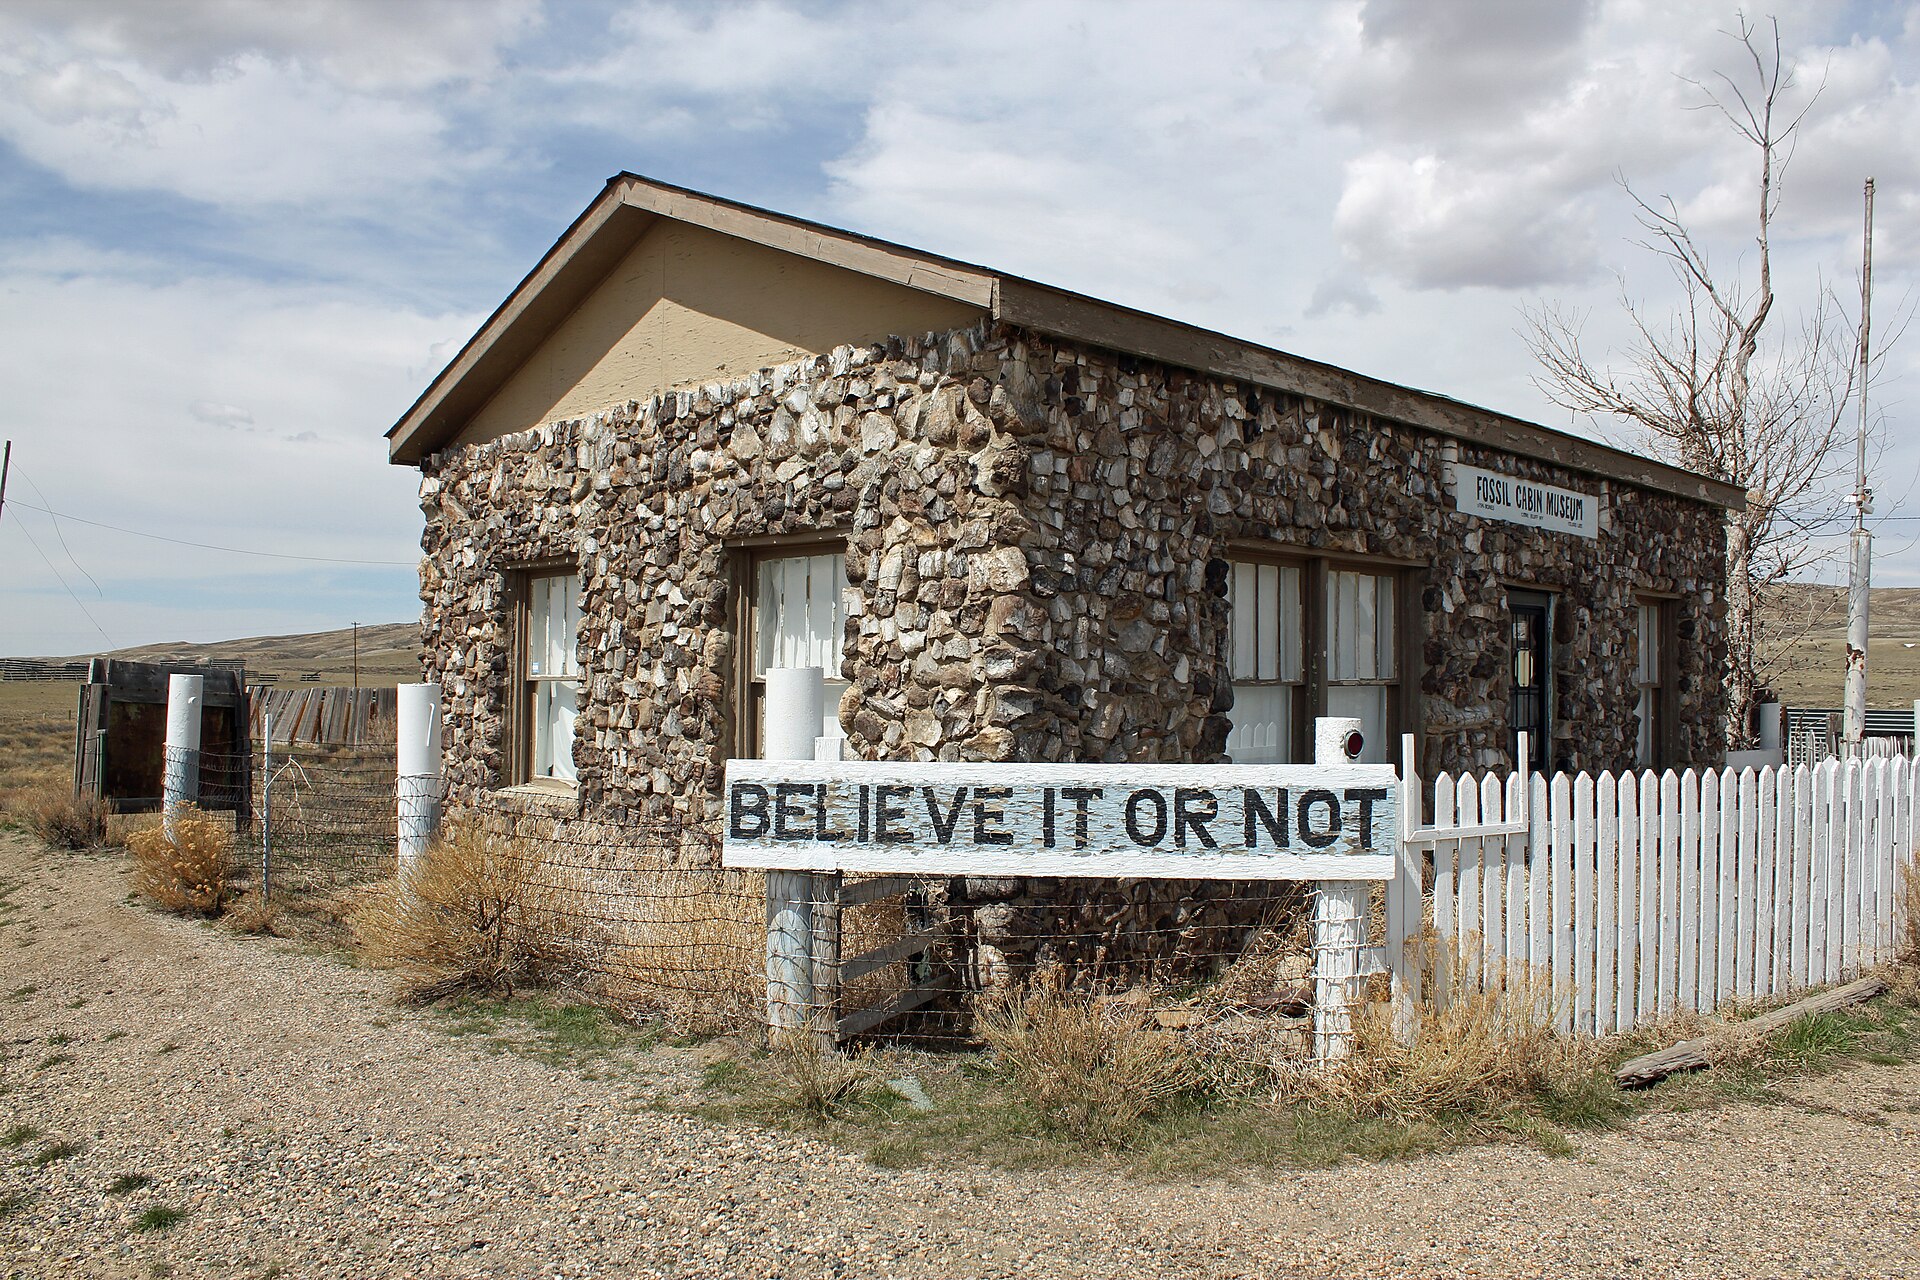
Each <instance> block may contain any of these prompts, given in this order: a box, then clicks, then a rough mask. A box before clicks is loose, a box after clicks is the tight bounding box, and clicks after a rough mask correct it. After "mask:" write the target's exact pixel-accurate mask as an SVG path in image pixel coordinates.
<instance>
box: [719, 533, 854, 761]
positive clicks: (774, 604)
mask: <svg viewBox="0 0 1920 1280" xmlns="http://www.w3.org/2000/svg"><path fill="white" fill-rule="evenodd" d="M752 563H753V568H752V575H751V579H750V580H751V583H752V590H751V596H750V598H749V600H748V601H747V611H748V620H747V625H748V633H749V634H750V635H751V637H752V644H751V647H750V652H751V654H752V667H751V670H750V671H749V672H748V674H747V680H746V707H745V711H746V715H745V718H744V724H743V725H742V726H741V730H742V733H743V738H742V742H741V746H742V747H743V748H744V754H746V755H748V756H758V755H759V754H760V743H761V740H762V738H761V729H762V727H763V726H762V724H761V714H762V711H761V708H762V701H763V697H764V694H765V691H766V676H767V671H768V669H770V668H773V667H819V668H820V669H821V670H822V672H823V673H824V674H825V677H826V690H825V696H824V698H823V699H822V706H821V717H820V732H821V734H822V735H823V736H834V737H837V736H839V732H840V695H841V694H842V693H843V692H845V691H846V687H847V682H846V681H845V680H843V679H841V678H840V653H841V637H842V634H843V632H844V631H845V628H846V618H847V606H846V587H847V564H846V557H845V555H844V553H843V552H841V551H840V550H839V549H837V548H834V549H825V548H820V547H817V546H816V547H810V548H807V549H804V550H795V551H789V552H763V553H761V554H759V555H757V556H755V557H754V558H753V562H752ZM749 734H750V735H751V736H750V737H746V736H744V735H749Z"/></svg>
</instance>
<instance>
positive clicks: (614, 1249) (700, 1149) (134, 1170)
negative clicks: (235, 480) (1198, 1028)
mask: <svg viewBox="0 0 1920 1280" xmlns="http://www.w3.org/2000/svg"><path fill="white" fill-rule="evenodd" d="M9 881H11V882H16V883H15V887H14V888H13V890H12V893H11V902H12V904H13V909H12V911H11V913H3V914H0V919H4V920H5V921H6V923H5V924H4V925H0V1049H3V1050H4V1055H3V1056H0V1086H4V1092H3V1093H0V1133H4V1132H5V1131H7V1130H9V1129H11V1128H13V1127H14V1126H29V1127H31V1128H33V1129H36V1130H38V1131H39V1136H37V1137H35V1138H33V1139H31V1140H29V1141H26V1142H24V1143H22V1144H20V1145H18V1146H17V1147H15V1148H13V1149H11V1150H6V1151H0V1161H4V1164H0V1205H6V1204H9V1203H12V1204H14V1205H15V1206H16V1207H14V1208H12V1209H11V1210H10V1211H4V1212H0V1275H4V1276H5V1277H9V1278H12V1277H43V1276H45V1277H52V1276H103V1277H122V1276H125V1277H153V1276H164V1275H174V1276H199V1275H206V1276H222V1277H229V1276H230V1277H266V1276H272V1275H278V1276H287V1277H308V1276H315V1277H319V1276H327V1277H332V1276H340V1277H383V1276H422V1277H482V1276H514V1277H520V1276H551V1277H560V1276H568V1277H587V1276H663V1277H664V1276H673V1277H698V1276H756V1277H757V1276H768V1277H772V1276H778V1277H787V1278H790V1280H803V1278H808V1277H826V1276H844V1277H905V1278H908V1280H935V1278H937V1277H988V1276H1048V1277H1053V1276H1060V1277H1123V1276H1124V1277H1154V1276H1166V1277H1181V1278H1182V1280H1192V1278H1196V1277H1242V1276H1244V1277H1268V1276H1296V1275H1297V1276H1329V1277H1330V1276H1502V1277H1505V1276H1542V1275H1553V1276H1596V1277H1597V1276H1700V1277H1727V1276H1816V1275H1817V1276H1823V1277H1835V1276H1920V1110H1917V1108H1920V1066H1914V1065H1906V1066H1899V1067H1882V1066H1865V1067H1860V1068H1857V1069H1853V1070H1849V1071H1847V1072H1845V1073H1843V1074H1840V1075H1838V1076H1832V1077H1828V1078H1826V1079H1823V1080H1821V1081H1818V1082H1811V1083H1809V1084H1808V1085H1806V1086H1804V1087H1802V1089H1801V1096H1802V1098H1803V1100H1804V1101H1805V1103H1806V1104H1807V1105H1806V1106H1804V1107H1772V1108H1762V1107H1733V1108H1727V1109H1725V1110H1721V1111H1717V1112H1714V1113H1711V1114H1707V1115H1691V1116H1666V1117H1657V1118H1651V1119H1646V1120H1641V1121H1637V1122H1635V1123H1634V1124H1633V1125H1631V1126H1630V1127H1629V1128H1627V1129H1626V1130H1624V1131H1621V1132H1619V1133H1613V1134H1607V1135H1603V1136H1597V1137H1592V1138H1586V1139H1581V1140H1580V1141H1579V1150H1578V1153H1577V1154H1576V1155H1574V1156H1572V1157H1550V1156H1545V1155H1542V1154H1539V1153H1537V1152H1534V1151H1531V1150H1527V1149H1521V1148H1518V1147H1511V1146H1501V1147H1485V1148H1477V1149H1472V1150H1465V1151H1458V1152H1454V1153H1451V1154H1448V1155H1444V1156H1438V1157H1430V1158H1426V1159H1422V1160H1419V1161H1417V1162H1413V1163H1407V1164H1388V1165H1376V1164H1362V1163H1355V1162H1350V1163H1348V1164H1346V1165H1344V1166H1342V1167H1340V1168H1337V1169H1331V1170H1318V1171H1311V1172H1304V1173H1297V1174H1290V1173H1280V1174H1269V1173H1262V1174H1259V1175H1257V1176H1251V1177H1248V1178H1246V1179H1239V1180H1218V1181H1203V1182H1194V1183H1180V1184H1171V1185H1168V1184H1142V1183H1139V1182H1134V1181H1130V1180H1128V1179H1126V1178H1123V1177H1120V1176H1117V1175H1115V1174H1112V1173H1107V1172H1101V1171H1065V1172H1049V1173H1009V1172H1003V1171H999V1170H993V1169H983V1168H976V1167H971V1166H966V1165H960V1164H954V1165H947V1166H938V1167H929V1168H918V1169H909V1170H904V1171H894V1170H883V1169H876V1168H871V1167H869V1166H867V1165H866V1164H865V1163H863V1162H862V1161H861V1160H860V1159H859V1158H858V1157H856V1156H851V1155H848V1154H846V1153H843V1152H840V1151H838V1150H835V1149H833V1148H831V1147H828V1146H825V1145H823V1144H820V1143H816V1142H810V1141H807V1140H805V1139H803V1138H796V1137H793V1136H791V1135H786V1134H776V1133H771V1132H763V1131H760V1130H756V1129H751V1128H728V1127H721V1126H717V1125H713V1124H709V1123H706V1122H702V1121H697V1120H691V1119H686V1118H683V1117H680V1116H677V1115H674V1114H670V1113H663V1112H660V1111H655V1110H647V1109H645V1108H644V1105H643V1104H644V1099H646V1098H647V1097H649V1096H652V1095H654V1094H657V1093H658V1092H659V1091H660V1090H661V1089H662V1088H670V1087H672V1085H673V1084H674V1083H675V1082H676V1081H679V1080H684V1079H685V1078H686V1077H687V1075H688V1073H689V1071H690V1069H691V1064H690V1063H689V1062H688V1061H687V1058H686V1057H685V1055H675V1054H674V1053H670V1052H668V1053H661V1054H657V1055H653V1056H652V1059H651V1061H650V1062H649V1063H648V1064H647V1065H645V1066H644V1067H643V1068H642V1070H641V1071H640V1072H639V1073H638V1074H635V1075H631V1076H623V1077H621V1078H620V1079H618V1080H614V1081H597V1082H596V1081H591V1080H587V1079H584V1078H582V1076H581V1075H580V1074H578V1073H576V1072H574V1071H572V1070H568V1069H565V1068H554V1067H549V1066H545V1065H543V1064H541V1063H538V1062H534V1061H530V1060H527V1059H523V1058H519V1057H510V1056H490V1055H488V1054H486V1053H485V1052H483V1051H482V1050H481V1049H480V1048H478V1047H476V1046H475V1045H473V1044H471V1043H469V1042H467V1041H464V1040H460V1039H455V1038H450V1037H449V1036H448V1035H447V1034H446V1033H445V1031H444V1029H442V1026H443V1025H444V1024H441V1026H436V1023H435V1022H434V1020H433V1019H432V1018H430V1017H429V1016H427V1015H423V1014H417V1013H409V1012H404V1011H401V1010H397V1009H396V1008H395V1007H394V1006H393V1004H392V1003H391V1002H390V1001H389V1000H388V998H387V996H386V994H385V988H384V985H383V981H382V979H381V977H380V976H379V975H378V974H372V973H367V972H362V971H359V970H355V969H351V968H348V967H346V966H343V965H341V964H339V963H338V962H336V961H334V960H331V959H328V958H325V957H321V956H314V955H308V954H303V953H302V952H300V951H299V950H298V949H297V948H294V947H292V946H291V945H289V944H286V943H279V942H272V941H263V940H258V939H247V938H238V937H235V936H233V935H230V934H227V933H223V932H220V931H217V930H214V929H210V928H208V927H205V926H201V925H196V924H192V923H189V922H185V921H180V920H174V919H169V918H165V917H161V916H158V915H154V914H152V913H150V912H148V911H146V910H144V909H142V908H139V907H137V906H132V905H129V904H128V900H127V899H128V888H129V880H128V878H127V876H126V874H125V872H124V870H123V869H122V867H121V866H120V864H119V863H118V862H117V861H116V860H114V859H112V858H109V857H104V856H97V855H81V856H69V855H56V854H49V853H44V852H38V851H37V850H36V849H35V847H34V846H31V845H29V844H28V843H27V842H26V841H24V840H22V839H21V838H19V837H17V836H13V835H10V834H0V888H4V886H5V884H6V883H7V882H9ZM6 992H13V993H14V994H12V995H11V996H9V995H6V994H4V993H6ZM57 1143H67V1144H71V1145H72V1146H74V1147H77V1152H76V1153H74V1154H71V1155H68V1156H66V1157H65V1158H62V1159H56V1160H53V1161H51V1162H49V1163H46V1164H43V1165H42V1164H35V1163H32V1160H33V1158H34V1157H36V1156H38V1155H40V1154H42V1153H44V1152H46V1151H47V1150H48V1148H49V1146H50V1145H51V1144H57ZM55 1150H56V1152H57V1151H58V1150H59V1148H57V1147H56V1148H55ZM126 1174H140V1175H144V1176H145V1177H147V1178H150V1179H151V1184H150V1185H147V1186H144V1187H141V1188H139V1189H136V1190H132V1191H125V1192H122V1193H120V1194H114V1193H112V1192H110V1191H109V1186H110V1184H112V1183H113V1182H114V1180H115V1179H116V1178H119V1177H121V1176H122V1175H126ZM155 1207H165V1208H171V1209H179V1210H182V1211H184V1213H185V1216H184V1218H183V1219H181V1220H180V1221H179V1223H178V1224H177V1225H174V1226H172V1227H170V1228H168V1229H165V1230H157V1231H148V1232H140V1231H137V1230H135V1229H134V1221H135V1219H136V1217H138V1216H139V1215H140V1214H142V1213H143V1212H145V1211H147V1210H149V1209H153V1208H155Z"/></svg>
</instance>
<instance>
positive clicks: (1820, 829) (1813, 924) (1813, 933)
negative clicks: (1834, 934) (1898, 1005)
mask: <svg viewBox="0 0 1920 1280" xmlns="http://www.w3.org/2000/svg"><path fill="white" fill-rule="evenodd" d="M1837 777H1838V773H1837V766H1834V765H1832V764H1831V763H1825V764H1820V765H1816V766H1815V767H1814V770H1813V803H1812V810H1811V811H1812V814H1813V819H1812V824H1811V827H1810V834H1809V837H1808V851H1809V858H1808V863H1807V898H1806V912H1807V959H1806V966H1807V967H1806V975H1805V976H1804V977H1803V978H1802V979H1801V980H1802V981H1803V982H1805V983H1807V984H1808V985H1811V986H1820V985H1823V984H1824V983H1825V982H1826V980H1827V900H1828V896H1829V895H1830V894H1831V893H1832V886H1831V885H1830V884H1829V882H1828V878H1827V871H1828V866H1827V864H1828V862H1829V861H1830V860H1831V855H1832V846H1833V804H1834V801H1833V792H1834V784H1835V781H1836V779H1837Z"/></svg>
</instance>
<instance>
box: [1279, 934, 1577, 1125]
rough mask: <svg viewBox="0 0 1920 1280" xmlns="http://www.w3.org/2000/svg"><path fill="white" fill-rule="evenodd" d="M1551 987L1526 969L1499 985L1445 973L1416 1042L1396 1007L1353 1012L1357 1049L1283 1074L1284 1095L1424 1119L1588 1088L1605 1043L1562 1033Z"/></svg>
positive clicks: (1494, 1109)
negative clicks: (1402, 1031)
mask: <svg viewBox="0 0 1920 1280" xmlns="http://www.w3.org/2000/svg"><path fill="white" fill-rule="evenodd" d="M1464 968H1465V966H1455V967H1453V968H1452V970H1451V972H1454V973H1456V974H1458V973H1459V972H1460V971H1461V970H1462V969H1464ZM1550 990H1551V982H1550V979H1548V978H1546V977H1545V976H1543V975H1539V974H1536V973H1533V972H1531V971H1529V970H1527V969H1526V968H1525V967H1518V968H1516V969H1515V970H1514V971H1513V972H1511V973H1510V974H1508V975H1507V981H1506V982H1505V983H1504V984H1502V985H1501V986H1500V987H1499V989H1497V990H1492V991H1483V990H1479V989H1477V986H1475V985H1469V982H1468V980H1466V979H1465V978H1460V977H1456V978H1455V979H1453V980H1451V981H1448V980H1446V979H1444V978H1443V979H1441V980H1440V983H1439V986H1438V989H1437V990H1436V989H1434V988H1433V987H1429V988H1428V998H1427V999H1426V1000H1425V1001H1424V1002H1423V1003H1422V1005H1421V1007H1420V1009H1419V1011H1418V1016H1419V1028H1418V1033H1417V1035H1415V1036H1414V1037H1412V1039H1411V1043H1406V1042H1403V1041H1402V1040H1401V1039H1400V1038H1399V1037H1397V1036H1395V1034H1394V1027H1393V1013H1392V1007H1391V1006H1390V1005H1387V1004H1381V1003H1373V1004H1368V1005H1365V1006H1363V1007H1362V1008H1361V1009H1360V1010H1358V1011H1357V1013H1356V1015H1355V1018H1354V1047H1353V1053H1352V1055H1351V1056H1350V1057H1348V1058H1347V1059H1346V1060H1344V1061H1342V1062H1340V1063H1338V1064H1334V1065H1331V1066H1329V1067H1327V1068H1325V1069H1323V1070H1304V1069H1303V1070H1299V1071H1296V1072H1293V1073H1290V1074H1287V1075H1284V1076H1282V1077H1280V1079H1279V1084H1280V1094H1281V1097H1282V1098H1283V1099H1285V1100H1288V1101H1305V1102H1320V1103H1330V1104H1334V1105H1337V1106H1341V1107H1344V1108H1346V1109H1348V1110H1351V1111H1352V1112H1354V1113H1355V1114H1357V1115H1365V1116H1380V1117H1383V1118H1387V1119H1392V1120H1397V1121H1402V1122H1417V1121H1423V1120H1433V1119H1439V1118H1446V1119H1449V1120H1460V1119H1464V1120H1475V1119H1482V1118H1495V1117H1500V1116H1504V1115H1507V1114H1509V1113H1510V1112H1512V1111H1513V1110H1514V1109H1515V1108H1526V1107H1530V1106H1533V1105H1535V1104H1537V1103H1538V1102H1539V1101H1540V1100H1541V1099H1543V1098H1546V1099H1552V1098H1555V1097H1560V1096H1563V1095H1568V1094H1571V1093H1575V1092H1579V1091H1581V1090H1583V1089H1585V1088H1587V1087H1588V1086H1589V1084H1590V1082H1591V1080H1592V1079H1593V1077H1594V1068H1595V1066H1596V1064H1597V1063H1598V1062H1599V1058H1600V1050H1599V1048H1598V1046H1597V1044H1596V1043H1595V1042H1593V1041H1591V1040H1585V1039H1580V1038H1565V1037H1561V1036H1558V1035H1556V1034H1555V1032H1554V1029H1553V1003H1552V1000H1551V999H1550V997H1549V995H1548V993H1549V991H1550Z"/></svg>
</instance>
